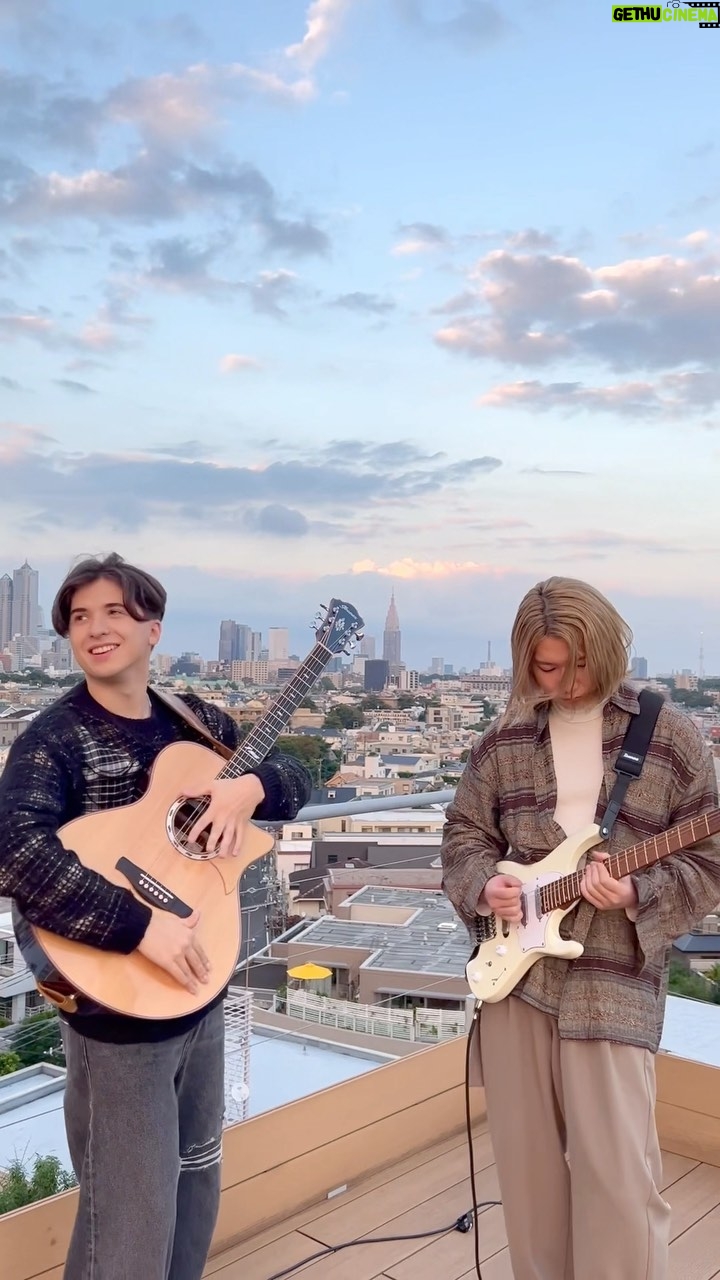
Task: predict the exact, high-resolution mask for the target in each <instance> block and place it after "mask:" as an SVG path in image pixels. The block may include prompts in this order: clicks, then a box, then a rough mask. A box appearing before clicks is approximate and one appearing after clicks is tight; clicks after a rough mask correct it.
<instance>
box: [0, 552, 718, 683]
mask: <svg viewBox="0 0 720 1280" xmlns="http://www.w3.org/2000/svg"><path fill="white" fill-rule="evenodd" d="M25 570H28V571H29V573H30V574H31V575H33V576H32V578H31V581H32V583H33V591H34V595H33V599H34V602H35V606H36V607H37V608H38V611H39V614H42V612H43V609H42V605H40V604H39V603H38V601H39V598H40V597H39V590H40V584H41V582H42V581H43V579H42V578H41V576H40V574H39V571H38V570H35V569H33V568H32V566H31V565H29V563H28V561H27V558H26V559H25V561H24V562H23V564H21V565H20V566H19V568H16V569H13V570H10V571H9V570H7V569H6V570H3V568H2V565H0V629H1V627H2V623H3V619H4V618H5V616H6V611H7V603H6V596H4V594H3V583H4V582H6V581H9V582H10V584H11V587H12V585H13V583H14V581H15V579H16V578H17V579H18V580H22V578H23V574H24V571H25ZM59 585H60V581H59V580H58V581H57V582H56V583H55V584H54V587H53V588H52V594H51V595H47V596H46V599H47V607H46V609H45V610H44V612H46V613H47V614H48V616H49V613H50V604H51V601H52V596H54V592H55V590H56V589H57V587H58V586H59ZM9 603H10V609H11V611H12V595H11V596H10V601H9ZM270 616H272V617H274V618H275V619H277V611H275V612H274V613H273V614H272V615H270ZM212 628H214V632H215V635H214V641H213V642H209V643H208V644H205V645H203V644H201V643H199V642H193V637H195V636H197V634H198V632H197V631H196V630H195V631H194V630H193V629H192V628H191V629H190V636H191V638H190V640H189V641H188V642H185V641H186V639H187V635H183V634H182V633H181V632H180V630H179V628H178V626H177V624H176V623H175V624H174V623H173V621H172V618H170V628H169V629H165V628H164V631H163V636H162V638H161V641H160V644H159V646H158V649H157V652H158V653H160V654H170V653H172V654H173V656H176V657H179V656H180V655H182V654H186V653H198V654H200V655H201V657H202V658H203V660H205V661H213V660H214V656H215V654H217V658H218V659H219V660H220V661H223V660H224V661H229V662H232V661H236V660H243V659H246V660H251V661H258V660H260V658H261V654H262V653H264V652H265V649H267V651H268V657H269V658H270V661H278V660H279V661H282V660H284V659H285V658H287V657H288V656H290V655H292V654H296V655H297V656H298V657H299V658H300V660H302V659H303V658H304V657H305V656H306V655H307V653H309V651H310V649H311V648H312V638H311V637H310V635H309V633H308V635H307V636H306V638H305V648H304V649H302V652H301V648H302V646H301V645H300V644H299V643H294V641H295V640H299V639H300V638H301V636H302V634H303V632H305V631H306V630H307V624H306V625H305V626H302V627H301V629H300V630H298V629H297V628H292V627H289V626H279V625H278V624H277V622H274V623H273V624H267V623H265V624H264V625H263V626H262V627H260V628H257V629H255V628H254V627H253V626H252V625H250V624H249V623H247V622H246V623H241V622H238V621H237V620H235V619H231V618H227V617H225V618H224V619H223V618H218V619H217V620H216V619H215V618H205V619H204V623H203V627H202V631H201V632H200V634H202V635H206V634H207V635H208V636H209V634H210V630H211V629H212ZM376 630H377V635H378V636H380V637H381V650H382V652H383V658H384V659H385V660H386V661H390V659H388V657H387V653H386V645H387V644H388V634H389V635H390V637H391V639H390V646H391V648H392V654H393V655H395V653H396V652H397V654H398V655H399V656H398V658H397V661H398V662H400V661H402V662H403V664H404V665H405V666H406V668H408V669H410V670H417V671H422V672H431V671H432V670H433V668H434V665H435V664H436V663H437V662H438V661H440V659H438V658H436V657H435V656H432V655H431V654H430V653H429V651H428V654H427V655H423V654H422V653H421V652H420V650H419V647H418V642H417V641H416V640H415V638H414V637H413V636H412V634H411V635H410V636H409V637H408V639H409V641H410V650H409V652H410V653H411V654H412V655H413V658H412V659H408V660H405V658H404V656H403V653H404V649H403V648H402V647H401V645H402V642H401V639H400V637H401V628H400V622H399V614H398V608H397V602H396V599H395V587H394V586H393V587H392V588H391V591H390V597H389V602H388V605H387V610H386V612H385V623H384V628H383V629H382V630H381V629H380V627H379V625H378V627H377V628H376ZM271 632H274V633H277V635H278V636H279V637H280V645H281V647H280V650H279V651H278V653H277V656H276V657H273V656H271V655H270V652H269V648H270V642H271V635H270V633H271ZM0 634H1V631H0ZM265 636H267V640H268V644H267V646H265V648H263V647H262V642H263V640H264V638H265ZM395 637H397V640H396V639H395ZM170 638H172V639H173V641H175V640H177V643H173V645H172V646H171V645H169V644H168V640H169V639H170ZM705 640H706V638H705V636H704V635H703V633H700V634H699V635H698V653H697V658H696V660H695V662H693V661H692V660H690V661H688V662H681V661H679V660H674V661H672V662H669V663H664V664H663V663H657V662H653V660H652V659H650V660H648V658H647V657H646V656H645V653H644V652H643V653H641V652H639V651H638V650H637V649H636V648H634V649H633V651H632V654H631V660H632V662H633V663H636V662H639V663H640V664H641V665H640V669H639V670H638V673H637V674H638V675H639V676H640V678H644V677H645V676H646V675H648V673H649V674H650V675H657V674H661V673H664V674H670V673H671V672H678V673H681V672H694V673H696V674H697V673H699V672H700V670H701V666H702V667H703V668H705V674H706V675H710V676H712V675H713V673H714V670H717V671H718V672H720V663H719V664H718V666H717V668H714V669H710V668H707V665H706V648H705ZM396 643H397V646H398V647H397V651H396V649H395V647H394V646H395V644H396ZM224 645H225V646H227V656H225V657H223V656H222V654H223V646H224ZM4 647H6V646H5V644H2V643H0V650H2V649H3V648H4ZM376 647H377V636H376V635H373V634H372V631H371V628H370V627H368V626H366V629H365V636H364V640H363V641H362V642H361V643H360V644H359V645H358V647H357V650H356V652H357V653H361V652H362V651H363V649H364V650H365V651H366V653H367V656H368V657H370V658H373V657H374V654H375V651H376ZM491 662H496V663H497V665H498V666H499V667H501V668H503V669H509V666H510V649H509V636H508V637H506V640H505V645H504V646H503V643H502V640H499V641H496V640H493V639H484V638H481V639H480V641H479V643H478V644H477V646H476V653H475V656H474V658H471V659H470V660H467V661H463V660H460V659H455V658H453V656H452V652H451V650H450V649H449V648H448V647H447V646H446V654H445V656H444V657H443V659H442V663H443V667H444V668H445V667H452V668H453V671H454V672H455V673H457V672H459V671H460V670H462V669H466V670H477V669H479V668H481V667H482V666H484V665H486V664H490V663H491Z"/></svg>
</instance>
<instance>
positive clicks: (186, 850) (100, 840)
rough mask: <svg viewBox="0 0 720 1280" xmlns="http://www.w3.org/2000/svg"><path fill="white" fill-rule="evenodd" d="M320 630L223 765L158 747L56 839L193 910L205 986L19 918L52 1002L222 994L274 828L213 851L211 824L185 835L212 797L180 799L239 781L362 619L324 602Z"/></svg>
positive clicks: (184, 749) (347, 645)
mask: <svg viewBox="0 0 720 1280" xmlns="http://www.w3.org/2000/svg"><path fill="white" fill-rule="evenodd" d="M317 621H319V626H318V628H317V630H316V633H315V634H316V640H317V643H316V644H315V646H314V647H313V649H312V651H311V652H310V654H309V655H308V657H307V658H306V659H305V661H304V662H303V663H302V665H301V666H300V667H299V668H298V670H297V671H296V672H295V673H294V675H293V677H292V679H291V680H290V681H289V683H288V684H287V685H286V686H285V688H284V689H283V690H282V692H281V693H280V694H279V695H278V697H277V698H276V699H275V701H274V702H273V703H272V705H271V706H270V707H269V709H268V710H267V711H266V713H265V715H264V716H263V717H262V718H261V719H260V720H259V721H258V723H257V724H256V725H255V726H254V727H253V729H252V731H251V732H250V733H249V734H248V736H247V737H246V738H245V739H244V741H243V742H242V744H241V745H240V746H239V747H238V749H237V750H236V751H235V752H234V753H229V752H228V753H227V754H228V755H229V756H230V758H229V759H228V762H227V764H226V765H225V766H224V767H223V768H222V769H220V771H219V772H218V757H217V755H216V753H215V752H214V751H213V750H212V749H211V748H210V747H204V746H201V745H199V744H198V743H195V742H188V741H184V742H175V743H172V744H171V745H170V746H167V747H165V748H164V749H163V750H162V751H161V752H160V754H159V755H158V757H157V759H156V761H155V763H154V765H153V768H152V771H151V774H150V781H149V784H148V788H147V790H146V792H145V794H144V795H143V796H142V797H141V799H140V800H137V801H136V802H135V803H134V804H130V805H126V806H123V807H122V808H118V809H108V810H106V811H102V812H97V813H89V814H85V815H84V816H83V817H81V818H76V819H74V821H72V822H69V823H67V824H66V825H65V826H64V827H62V828H61V829H60V830H59V831H58V836H59V838H60V840H61V842H62V844H63V845H64V847H65V848H66V849H68V850H72V851H73V852H74V853H76V854H77V856H78V858H79V859H80V861H81V863H82V864H83V865H84V866H86V867H90V868H92V870H93V871H98V872H99V873H100V874H101V875H103V876H104V877H105V878H106V879H107V880H110V881H112V882H113V883H114V884H118V885H122V886H123V887H124V888H126V889H130V890H131V892H132V893H134V894H135V896H136V897H137V898H139V899H141V900H142V901H143V902H145V903H148V904H149V905H150V906H151V907H153V908H154V909H155V910H159V911H171V912H173V914H174V915H176V916H179V917H180V918H181V919H182V918H187V916H189V915H191V914H192V912H193V911H194V910H195V909H199V910H200V913H201V914H200V921H199V923H198V925H197V934H198V939H199V941H200V943H201V944H202V946H203V948H204V950H205V952H206V954H207V956H208V959H209V961H210V975H209V981H208V982H207V983H203V984H201V987H200V991H199V992H198V993H197V994H195V995H193V994H192V993H191V992H190V991H188V990H187V989H186V988H185V987H182V986H180V984H179V983H177V982H175V981H174V980H173V978H171V976H170V975H169V974H168V973H166V972H165V970H164V969H160V968H159V967H158V966H157V965H154V964H152V963H151V962H150V961H149V960H147V959H145V957H144V956H142V955H140V953H139V952H138V951H133V952H131V954H130V955H120V954H119V953H117V952H113V951H101V950H99V949H98V948H96V947H90V946H87V945H86V944H85V943H81V942H73V941H70V939H68V938H62V937H60V936H59V935H58V934H55V933H50V932H48V930H46V929H41V928H39V927H36V926H35V925H31V924H29V923H28V921H27V920H25V919H24V918H22V917H17V916H16V920H15V927H16V932H17V936H18V941H19V943H20V948H21V951H22V952H23V956H24V958H25V960H26V962H27V964H28V967H29V968H30V970H31V971H32V973H33V975H34V977H35V980H36V982H37V985H38V987H39V989H40V990H41V991H42V993H43V994H44V995H45V996H46V998H48V999H50V1000H51V1001H52V1002H53V1003H55V1004H56V1005H57V1006H58V1007H59V1008H61V1009H64V1010H66V1011H67V1012H73V1011H75V1010H76V1009H77V1007H78V1000H79V999H81V998H82V997H85V999H86V1001H89V1002H90V1007H94V1006H100V1007H101V1008H103V1009H105V1010H111V1011H113V1012H115V1013H121V1014H128V1015H130V1016H132V1017H140V1018H176V1017H179V1016H182V1015H183V1014H187V1013H192V1012H194V1011H195V1010H197V1009H201V1008H203V1007H204V1005H206V1004H209V1002H210V1001H211V1000H212V999H214V997H215V996H216V995H218V994H219V993H220V992H221V991H222V990H223V988H224V987H225V986H226V985H227V983H228V981H229V979H230V977H231V976H232V973H233V970H234V969H235V966H236V964H237V958H238V954H239V951H240V941H241V914H240V897H239V893H238V883H239V880H240V877H241V875H242V873H243V871H244V870H245V868H246V867H248V866H249V865H250V863H252V862H255V861H257V859H258V858H262V857H264V855H265V854H267V853H268V852H269V851H270V849H271V848H272V847H273V843H274V837H273V836H272V835H271V834H270V832H268V831H266V830H264V829H262V828H261V827H258V826H257V825H255V824H253V823H249V824H248V826H247V828H246V831H245V835H244V838H243V842H242V848H241V850H240V853H239V854H238V855H237V857H233V858H215V857H214V855H213V854H208V853H207V852H206V850H205V840H206V835H207V833H203V834H202V835H201V837H200V840H199V841H198V842H196V843H195V842H194V843H192V844H191V843H190V842H189V840H188V832H189V831H190V829H191V827H192V826H193V824H194V823H195V821H196V820H197V818H198V817H199V816H200V814H201V813H202V812H204V811H205V810H206V809H207V806H208V803H209V801H208V800H207V799H200V800H195V799H192V800H187V799H183V798H180V797H181V793H182V792H183V791H190V792H199V791H201V790H202V788H203V786H206V785H208V784H209V783H210V782H211V781H212V780H213V779H214V778H216V777H219V778H238V777H240V776H241V774H243V773H247V772H248V771H249V770H250V769H253V768H255V766H256V765H257V764H259V763H260V761H261V760H263V759H264V758H265V756H266V755H267V754H268V752H269V750H270V749H271V747H272V746H273V745H274V743H275V742H276V741H277V739H278V737H279V736H280V734H281V733H282V730H283V729H284V727H285V726H286V724H287V721H288V720H289V718H290V716H291V715H292V713H293V711H294V710H295V709H296V707H297V706H298V705H299V704H300V702H301V701H302V699H303V698H304V697H305V695H306V693H307V692H308V690H309V689H310V688H311V687H312V685H313V684H314V683H315V681H316V680H317V679H318V677H319V676H320V674H321V672H322V671H323V669H324V668H325V667H326V666H327V664H328V662H329V661H330V659H331V658H332V657H333V656H334V655H336V654H339V653H343V652H349V651H350V649H351V648H352V646H353V645H354V644H355V642H356V640H357V639H359V638H361V635H360V630H361V628H362V625H363V620H362V618H361V617H360V615H359V614H358V612H357V610H356V609H354V608H353V606H352V605H350V604H346V603H345V602H344V601H342V600H331V602H330V605H329V607H328V610H327V613H326V614H325V617H324V618H323V619H322V620H320V619H316V622H317Z"/></svg>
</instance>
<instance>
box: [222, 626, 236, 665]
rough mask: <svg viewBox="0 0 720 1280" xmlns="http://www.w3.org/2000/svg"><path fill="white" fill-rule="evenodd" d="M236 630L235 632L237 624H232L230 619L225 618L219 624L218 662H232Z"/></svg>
mask: <svg viewBox="0 0 720 1280" xmlns="http://www.w3.org/2000/svg"><path fill="white" fill-rule="evenodd" d="M236 630H237V622H233V620H232V618H225V620H224V621H223V622H221V623H220V642H219V644H218V662H233V661H234V651H235V632H236Z"/></svg>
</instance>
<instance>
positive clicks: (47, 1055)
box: [11, 1009, 65, 1067]
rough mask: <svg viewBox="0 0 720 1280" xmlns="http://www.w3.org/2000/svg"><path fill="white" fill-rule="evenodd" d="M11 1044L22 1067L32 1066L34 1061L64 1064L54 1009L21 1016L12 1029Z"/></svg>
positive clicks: (58, 1026)
mask: <svg viewBox="0 0 720 1280" xmlns="http://www.w3.org/2000/svg"><path fill="white" fill-rule="evenodd" d="M11 1045H12V1051H13V1053H16V1054H17V1056H18V1058H19V1059H20V1062H21V1063H22V1065H23V1066H24V1067H32V1066H34V1065H35V1063H36V1062H54V1063H55V1064H56V1065H57V1066H58V1067H64V1066H65V1054H64V1053H63V1047H62V1037H61V1035H60V1020H59V1018H58V1016H57V1014H56V1012H55V1010H54V1009H41V1010H40V1011H39V1012H38V1013H31V1014H30V1015H29V1017H27V1018H23V1020H22V1022H19V1023H18V1024H17V1027H16V1028H15V1029H14V1030H13V1033H12V1036H11Z"/></svg>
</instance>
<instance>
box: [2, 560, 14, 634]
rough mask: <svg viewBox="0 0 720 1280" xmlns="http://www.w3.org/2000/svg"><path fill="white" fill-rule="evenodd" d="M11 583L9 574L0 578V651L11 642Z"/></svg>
mask: <svg viewBox="0 0 720 1280" xmlns="http://www.w3.org/2000/svg"><path fill="white" fill-rule="evenodd" d="M12 602H13V581H12V578H11V577H10V574H9V573H4V574H3V575H2V577H1V578H0V649H6V648H7V646H8V645H9V643H10V641H11V640H12V636H13V630H12Z"/></svg>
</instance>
